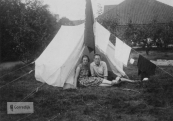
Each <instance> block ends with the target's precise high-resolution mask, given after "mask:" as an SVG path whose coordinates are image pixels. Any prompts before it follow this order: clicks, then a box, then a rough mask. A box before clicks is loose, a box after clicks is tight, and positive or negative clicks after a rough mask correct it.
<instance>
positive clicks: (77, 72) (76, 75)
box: [74, 66, 80, 86]
mask: <svg viewBox="0 0 173 121" xmlns="http://www.w3.org/2000/svg"><path fill="white" fill-rule="evenodd" d="M79 72H80V67H79V66H78V67H77V68H76V73H75V78H74V79H75V80H74V81H75V86H77V79H78V77H79Z"/></svg>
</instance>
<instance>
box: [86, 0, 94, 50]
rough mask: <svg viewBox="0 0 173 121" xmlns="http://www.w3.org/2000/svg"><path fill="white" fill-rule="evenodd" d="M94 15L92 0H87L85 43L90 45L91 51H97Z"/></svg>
mask: <svg viewBox="0 0 173 121" xmlns="http://www.w3.org/2000/svg"><path fill="white" fill-rule="evenodd" d="M93 25H94V15H93V9H92V3H91V0H86V8H85V32H84V44H85V45H86V46H87V47H88V49H89V51H90V52H92V51H94V52H95V36H94V30H93Z"/></svg>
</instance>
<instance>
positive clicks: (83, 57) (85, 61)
mask: <svg viewBox="0 0 173 121" xmlns="http://www.w3.org/2000/svg"><path fill="white" fill-rule="evenodd" d="M89 62H90V59H89V57H88V56H87V55H83V56H82V64H83V65H87V64H88V63H89Z"/></svg>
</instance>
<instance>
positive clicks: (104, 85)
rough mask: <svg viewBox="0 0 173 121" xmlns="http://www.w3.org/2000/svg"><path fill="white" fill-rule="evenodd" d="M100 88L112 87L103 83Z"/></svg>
mask: <svg viewBox="0 0 173 121" xmlns="http://www.w3.org/2000/svg"><path fill="white" fill-rule="evenodd" d="M99 86H101V87H110V86H112V85H110V84H104V83H101V84H100V85H99Z"/></svg>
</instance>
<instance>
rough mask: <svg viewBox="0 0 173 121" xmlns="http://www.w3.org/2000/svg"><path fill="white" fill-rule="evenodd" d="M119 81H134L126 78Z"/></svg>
mask: <svg viewBox="0 0 173 121" xmlns="http://www.w3.org/2000/svg"><path fill="white" fill-rule="evenodd" d="M121 81H126V82H135V81H133V80H130V79H126V78H121Z"/></svg>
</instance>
